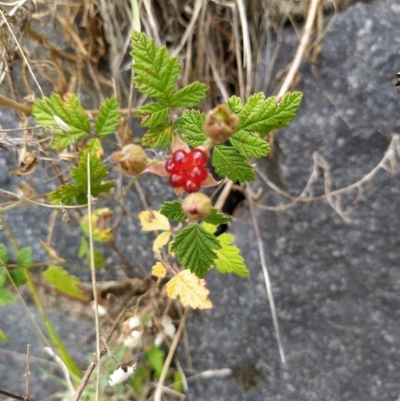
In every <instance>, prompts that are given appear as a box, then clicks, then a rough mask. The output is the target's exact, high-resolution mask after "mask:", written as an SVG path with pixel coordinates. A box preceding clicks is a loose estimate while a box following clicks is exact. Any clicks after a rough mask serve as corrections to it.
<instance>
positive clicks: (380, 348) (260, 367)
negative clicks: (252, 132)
mask: <svg viewBox="0 0 400 401" xmlns="http://www.w3.org/2000/svg"><path fill="white" fill-rule="evenodd" d="M399 17H400V2H399V1H379V2H375V3H373V4H357V5H355V6H352V7H350V8H348V9H347V10H345V11H344V12H343V13H341V14H339V15H338V16H337V20H336V22H335V24H334V25H333V27H332V29H331V30H330V31H329V32H328V33H327V34H326V36H325V37H324V39H323V41H322V53H321V55H320V59H319V64H318V65H317V66H316V70H317V72H318V74H319V76H320V82H322V85H323V90H325V91H327V92H328V93H329V94H330V95H331V98H333V99H334V101H335V107H336V109H337V110H338V111H339V112H338V111H336V110H335V107H334V105H332V104H331V103H330V101H329V100H328V99H327V97H326V96H325V95H324V93H323V90H322V88H320V87H319V85H318V84H317V82H316V79H315V77H314V75H313V73H312V70H311V67H310V66H309V65H308V64H307V63H306V62H304V63H303V64H302V66H301V70H300V73H301V82H300V86H299V88H298V89H299V90H301V91H303V92H304V100H303V103H302V105H301V107H300V110H299V113H298V116H297V118H296V119H295V120H294V121H293V122H292V123H291V124H290V126H289V127H287V128H286V129H284V130H283V131H279V132H278V133H277V134H276V140H277V141H278V144H279V149H280V152H279V151H278V154H277V155H276V156H275V158H274V159H273V160H272V161H270V162H269V163H261V164H260V165H259V167H260V169H262V170H263V171H264V172H265V173H266V174H267V175H268V176H269V177H270V178H271V179H272V180H273V181H274V182H275V183H276V184H277V185H278V186H280V187H282V188H283V189H285V190H286V191H288V192H289V193H291V194H293V195H299V194H300V193H301V191H302V190H303V188H304V186H305V185H306V183H307V180H308V178H309V175H310V172H311V168H312V160H313V158H312V156H313V152H315V151H316V152H318V153H319V154H320V155H322V156H323V157H324V158H325V159H326V160H327V161H328V162H329V164H330V167H331V175H332V181H333V189H338V188H342V187H344V186H347V185H350V184H352V183H354V182H356V181H358V180H359V179H361V178H362V177H363V176H364V175H366V174H367V173H368V172H369V171H371V170H372V169H373V168H374V167H375V166H376V165H377V164H378V163H379V161H380V160H381V159H382V157H383V156H384V154H385V152H386V150H387V149H388V146H389V143H390V139H391V136H392V135H393V134H398V133H399V127H400V111H399V101H400V97H399V94H398V93H397V91H396V89H395V88H394V82H395V75H396V73H397V72H398V71H400V57H399V53H398V52H399V46H400V40H399V37H400V36H399V34H400V31H399V29H398V19H399ZM293 43H295V34H294V33H293V31H292V29H291V28H289V27H287V28H285V30H284V44H283V48H282V51H281V53H282V54H286V56H283V58H284V60H282V61H281V63H280V64H279V66H278V68H279V67H282V66H283V65H284V62H286V61H287V58H288V57H289V59H290V57H292V55H293V54H294V53H293V51H294V47H293ZM287 54H289V56H288V55H287ZM341 116H344V118H345V120H346V121H343V119H342V118H341ZM347 124H348V125H347ZM260 186H262V187H264V194H263V196H262V198H261V200H260V203H262V204H269V205H277V204H280V203H285V200H284V199H283V198H280V197H279V196H277V195H276V194H274V193H273V192H272V190H270V189H269V188H265V184H264V183H263V182H262V181H261V180H259V181H257V182H256V183H255V184H254V185H253V188H254V189H255V190H256V189H257V188H259V187H260ZM313 189H314V191H313V193H314V195H318V194H322V193H323V190H324V186H323V179H322V172H321V171H320V175H319V177H318V180H317V181H316V183H315V184H314V186H313ZM399 191H400V184H399V180H398V175H394V176H392V175H390V174H389V173H388V172H386V171H380V172H379V173H378V174H377V175H376V176H375V177H374V178H373V179H372V181H371V182H370V183H369V184H368V185H363V186H362V193H361V198H360V200H359V201H358V202H356V203H354V204H353V201H354V200H355V199H356V198H357V196H358V193H357V190H353V191H351V192H349V193H348V194H345V195H344V196H343V197H342V205H343V210H344V211H345V214H346V216H347V217H348V218H349V219H350V222H349V223H346V222H344V221H343V220H342V219H341V218H340V217H339V216H338V215H337V214H336V213H335V212H334V211H333V209H332V208H331V207H330V206H329V205H328V203H327V202H326V201H318V202H313V203H306V204H304V203H303V204H297V205H296V206H295V207H293V208H291V209H288V210H286V211H281V212H271V211H263V210H258V211H257V212H256V215H257V220H258V222H259V225H260V230H261V232H262V234H261V235H262V239H263V242H264V247H265V251H266V256H267V264H268V268H269V272H270V275H271V280H272V284H273V293H274V296H275V302H276V307H277V312H278V317H279V321H280V325H281V332H282V336H283V344H284V348H285V352H286V358H287V364H286V366H282V364H281V363H280V358H279V353H278V349H277V344H276V340H275V338H274V331H273V324H272V318H271V313H270V309H269V304H268V300H267V296H266V290H265V285H264V279H263V276H262V274H261V266H260V261H259V256H258V252H257V244H256V237H255V234H254V230H253V228H252V223H251V215H250V212H249V210H245V211H244V212H242V213H241V214H240V215H238V216H237V220H236V221H235V223H233V224H232V226H231V228H230V230H231V232H232V233H234V234H235V236H236V243H237V245H238V246H239V247H240V248H241V249H242V250H243V255H244V258H245V260H246V263H247V266H248V267H249V269H250V271H251V277H250V278H248V279H241V278H237V277H230V276H221V275H219V274H217V273H216V272H212V273H210V274H209V275H208V276H207V277H206V280H207V286H208V287H209V288H210V290H211V294H210V298H211V300H212V301H213V303H214V309H212V310H210V311H201V312H195V313H193V314H192V316H191V318H190V319H189V321H188V337H189V341H190V352H191V356H192V359H193V369H194V370H195V371H196V372H201V371H204V370H207V369H221V368H232V369H233V371H234V372H237V371H238V370H240V367H242V366H252V367H254V368H255V369H256V370H257V371H258V374H259V375H260V382H259V384H258V386H256V388H254V389H253V390H247V391H244V390H243V383H242V386H241V385H240V380H238V378H237V374H236V375H235V374H234V375H233V377H229V378H225V379H221V378H215V379H203V380H202V381H201V382H200V383H199V384H198V385H194V386H192V387H191V390H190V400H191V401H194V400H196V401H197V400H213V401H222V400H228V399H229V400H231V401H245V400H249V401H250V400H251V401H259V400H260V401H261V400H263V401H265V400H268V401H277V400H288V399H292V400H296V401H306V400H307V401H310V400H316V401H317V400H318V401H320V400H332V401H334V400H335V401H339V400H340V401H354V400H376V399H379V400H395V399H397V397H398V396H399V395H400V385H399V383H398V377H397V376H398V375H397V369H396V366H397V365H398V363H399V361H400V350H399V348H398V347H396V345H395V344H397V343H398V342H399V340H400V334H399V333H400V323H399V320H398V316H399V313H400V312H399V308H398V305H399V300H400V292H399V290H400V281H399V277H400V274H399V270H398V269H399V265H398V259H399V257H400V248H399V242H400V236H399V232H400V215H399V210H400V209H399V207H400V199H399Z"/></svg>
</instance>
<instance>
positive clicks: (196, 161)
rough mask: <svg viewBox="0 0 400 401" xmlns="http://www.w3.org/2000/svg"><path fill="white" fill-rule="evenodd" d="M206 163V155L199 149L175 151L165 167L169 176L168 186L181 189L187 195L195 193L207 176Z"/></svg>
mask: <svg viewBox="0 0 400 401" xmlns="http://www.w3.org/2000/svg"><path fill="white" fill-rule="evenodd" d="M206 163H207V154H206V153H205V152H204V151H203V150H201V149H193V150H191V151H190V152H186V151H184V150H183V149H179V150H177V151H175V152H174V153H173V154H172V157H171V158H170V159H168V160H167V163H166V165H165V169H166V170H167V172H168V173H170V174H171V175H170V176H169V184H170V185H171V187H173V188H182V187H183V188H184V189H185V191H186V192H187V193H189V194H190V193H192V192H197V191H198V190H199V189H200V186H201V183H202V182H203V181H204V180H205V179H206V178H207V175H208V171H207V169H206V168H205V165H206Z"/></svg>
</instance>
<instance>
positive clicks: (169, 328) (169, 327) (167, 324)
mask: <svg viewBox="0 0 400 401" xmlns="http://www.w3.org/2000/svg"><path fill="white" fill-rule="evenodd" d="M160 323H161V326H162V327H163V329H164V333H165V335H166V336H167V337H168V338H169V339H170V340H172V339H173V338H174V336H175V332H176V327H175V326H174V324H173V323H172V319H171V318H170V317H169V316H168V315H164V316H163V317H162V318H161V319H160Z"/></svg>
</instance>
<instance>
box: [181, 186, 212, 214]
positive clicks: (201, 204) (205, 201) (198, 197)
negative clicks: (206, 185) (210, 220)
mask: <svg viewBox="0 0 400 401" xmlns="http://www.w3.org/2000/svg"><path fill="white" fill-rule="evenodd" d="M211 209H212V205H211V199H210V198H209V197H208V196H207V195H205V194H203V193H201V192H194V193H192V194H189V195H188V196H187V197H186V198H185V199H184V200H183V202H182V210H183V212H184V213H185V214H186V216H187V217H188V219H189V220H193V221H198V220H200V219H204V218H205V217H207V216H209V214H210V213H211Z"/></svg>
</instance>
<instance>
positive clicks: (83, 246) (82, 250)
mask: <svg viewBox="0 0 400 401" xmlns="http://www.w3.org/2000/svg"><path fill="white" fill-rule="evenodd" d="M88 251H89V244H88V242H87V239H86V238H85V237H81V240H80V243H79V251H78V258H83V257H84V256H86V254H87V253H88Z"/></svg>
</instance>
